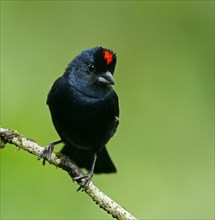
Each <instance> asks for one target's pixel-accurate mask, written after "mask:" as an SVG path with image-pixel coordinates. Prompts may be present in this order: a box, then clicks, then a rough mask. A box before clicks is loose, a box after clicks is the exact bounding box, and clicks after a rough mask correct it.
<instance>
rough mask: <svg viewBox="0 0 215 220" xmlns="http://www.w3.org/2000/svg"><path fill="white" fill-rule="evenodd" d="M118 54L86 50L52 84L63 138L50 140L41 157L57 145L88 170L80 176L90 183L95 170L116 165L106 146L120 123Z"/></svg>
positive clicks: (108, 170)
mask: <svg viewBox="0 0 215 220" xmlns="http://www.w3.org/2000/svg"><path fill="white" fill-rule="evenodd" d="M115 65H116V54H115V53H113V51H111V50H109V49H106V48H103V47H95V48H91V49H88V50H85V51H83V52H82V53H81V54H79V55H78V56H76V57H75V58H74V59H73V60H72V62H71V63H70V64H69V65H68V67H67V68H66V70H65V73H64V74H63V75H62V76H61V77H59V78H58V79H57V80H56V81H55V82H54V84H53V86H52V88H51V90H50V92H49V94H48V99H47V104H48V106H49V109H50V112H51V117H52V121H53V124H54V126H55V129H56V131H57V132H58V134H59V136H60V140H59V141H56V142H51V143H50V144H49V145H48V146H47V147H46V148H45V150H44V152H43V154H42V155H41V157H44V158H49V157H50V155H51V153H52V151H53V149H54V146H55V145H56V144H58V143H61V142H62V143H65V145H64V147H63V149H62V150H61V153H63V154H64V155H67V156H68V157H69V158H70V159H72V160H73V161H74V162H75V163H76V164H77V165H78V166H79V167H81V168H86V169H87V170H89V172H88V173H87V174H86V175H84V176H80V177H77V178H76V179H84V181H83V182H82V188H83V189H85V188H86V186H87V185H88V184H89V182H90V180H91V178H92V176H93V173H113V172H116V168H115V166H114V164H113V162H112V161H111V158H110V157H109V155H108V152H107V150H106V147H105V145H106V144H107V142H108V141H109V139H110V138H111V137H112V136H113V134H114V133H115V131H116V129H117V126H118V124H119V107H118V97H117V94H116V93H115V92H114V90H113V89H112V86H111V85H113V84H114V78H113V74H114V69H115Z"/></svg>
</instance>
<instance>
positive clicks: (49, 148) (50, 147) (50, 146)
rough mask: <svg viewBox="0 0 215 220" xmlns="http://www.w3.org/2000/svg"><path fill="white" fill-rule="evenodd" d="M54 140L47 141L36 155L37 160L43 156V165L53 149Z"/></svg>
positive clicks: (49, 157)
mask: <svg viewBox="0 0 215 220" xmlns="http://www.w3.org/2000/svg"><path fill="white" fill-rule="evenodd" d="M54 145H55V144H54V142H51V143H49V144H48V145H47V146H46V147H45V148H44V150H43V152H42V153H41V154H40V155H39V156H38V160H40V159H41V158H43V166H45V163H46V160H50V159H51V154H52V152H53V150H54Z"/></svg>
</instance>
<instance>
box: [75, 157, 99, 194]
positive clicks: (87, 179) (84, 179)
mask: <svg viewBox="0 0 215 220" xmlns="http://www.w3.org/2000/svg"><path fill="white" fill-rule="evenodd" d="M96 160H97V153H95V154H94V158H93V163H92V166H91V169H90V171H89V172H88V173H87V174H84V175H80V176H77V177H74V178H73V179H74V180H76V181H77V180H82V182H81V183H80V185H81V186H80V187H79V188H78V189H77V191H79V190H80V189H81V188H82V190H83V191H84V190H85V189H86V187H87V186H88V185H89V183H90V181H91V179H92V177H93V174H94V168H95V164H96Z"/></svg>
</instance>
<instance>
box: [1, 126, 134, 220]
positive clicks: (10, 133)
mask: <svg viewBox="0 0 215 220" xmlns="http://www.w3.org/2000/svg"><path fill="white" fill-rule="evenodd" d="M7 143H9V144H13V145H15V146H17V147H18V148H20V149H23V150H25V151H28V152H29V153H31V154H33V155H35V156H37V157H38V156H39V155H41V153H42V152H43V150H44V148H43V147H41V146H40V145H38V144H37V143H36V142H35V141H34V140H32V139H29V138H26V137H24V136H22V135H20V134H19V133H18V132H17V131H14V130H10V129H5V128H0V148H4V146H5V145H6V144H7ZM48 162H49V163H50V164H53V165H54V166H56V167H60V168H62V169H63V170H65V171H66V172H68V174H69V175H70V176H71V177H72V179H73V178H74V177H77V176H80V175H81V174H84V173H83V171H82V170H81V169H80V168H79V167H78V166H77V165H76V164H75V163H74V162H73V161H71V160H70V159H69V158H68V157H66V156H64V155H62V154H60V153H57V154H56V153H54V152H53V153H52V155H51V158H50V160H48ZM77 183H78V184H79V185H80V184H81V181H80V180H79V181H77ZM85 192H86V194H88V195H89V196H90V197H91V198H92V200H93V201H94V202H95V203H96V204H98V205H99V206H100V207H101V208H103V209H104V210H105V211H106V212H107V213H109V214H111V215H112V216H113V217H114V218H116V219H123V220H124V219H136V218H135V217H134V216H132V214H131V213H129V212H127V211H126V210H125V209H124V208H122V206H120V205H119V204H117V203H116V202H115V201H113V200H112V199H111V198H109V197H108V196H107V195H105V194H104V193H103V192H101V191H100V190H99V189H98V188H97V187H96V186H95V185H94V184H93V183H92V182H90V183H89V185H88V186H87V187H86V190H85Z"/></svg>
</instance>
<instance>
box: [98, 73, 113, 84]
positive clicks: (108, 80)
mask: <svg viewBox="0 0 215 220" xmlns="http://www.w3.org/2000/svg"><path fill="white" fill-rule="evenodd" d="M98 81H99V82H101V83H104V84H109V85H114V78H113V75H112V74H111V72H109V71H107V72H105V73H102V74H100V75H99V77H98Z"/></svg>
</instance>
